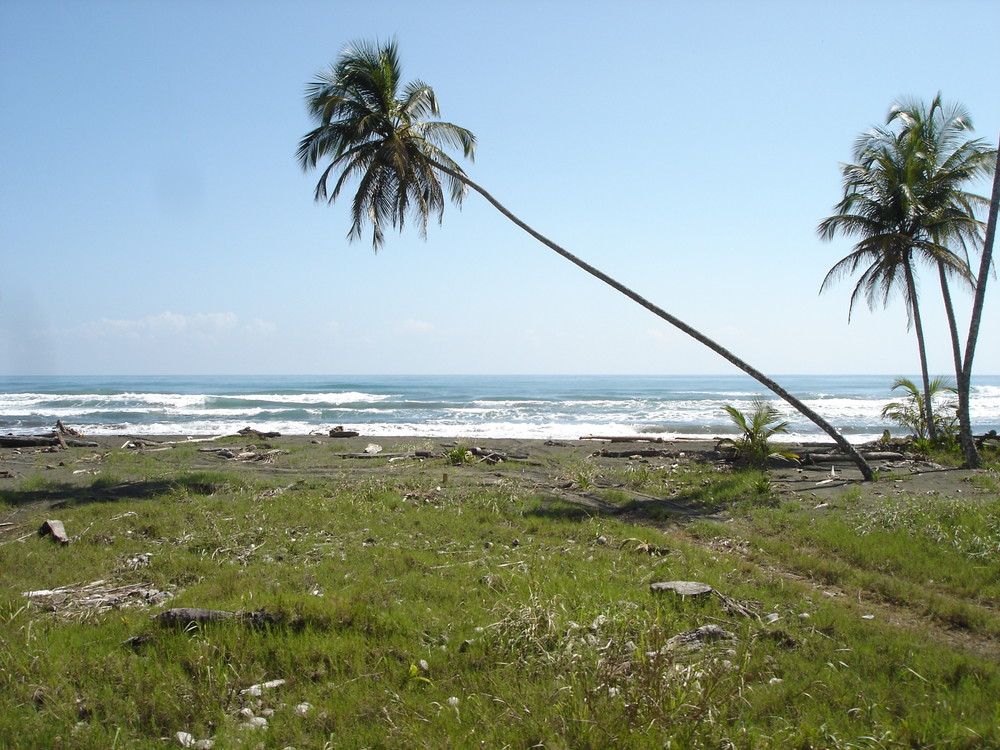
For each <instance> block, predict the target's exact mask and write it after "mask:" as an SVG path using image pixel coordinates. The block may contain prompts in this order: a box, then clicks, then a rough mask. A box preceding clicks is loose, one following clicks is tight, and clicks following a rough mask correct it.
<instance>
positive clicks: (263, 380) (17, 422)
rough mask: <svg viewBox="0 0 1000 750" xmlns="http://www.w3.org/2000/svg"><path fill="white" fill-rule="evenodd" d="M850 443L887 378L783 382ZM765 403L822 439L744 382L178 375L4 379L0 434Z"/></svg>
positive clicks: (549, 432) (983, 397) (576, 428)
mask: <svg viewBox="0 0 1000 750" xmlns="http://www.w3.org/2000/svg"><path fill="white" fill-rule="evenodd" d="M776 379H777V380H778V382H779V383H781V384H782V385H783V386H784V387H785V388H786V389H788V390H789V391H790V392H792V393H793V394H795V395H796V396H797V397H799V398H800V399H802V400H803V401H805V402H806V403H807V404H808V405H809V406H811V407H812V408H814V409H815V410H816V411H817V412H819V413H820V414H821V415H823V416H824V417H825V418H826V419H827V420H828V421H830V422H831V423H832V424H833V425H834V426H835V427H837V428H839V429H841V430H842V431H843V432H844V433H845V434H846V435H847V436H848V437H849V439H850V440H852V441H854V442H861V441H865V440H869V439H872V438H875V437H877V436H879V435H881V434H882V430H883V429H885V428H886V427H890V428H892V427H893V426H892V425H889V424H886V423H884V422H883V421H882V420H881V419H880V418H879V413H880V411H881V409H882V407H883V406H884V405H885V404H886V403H887V402H889V401H891V400H893V397H892V394H890V392H889V387H890V385H891V382H892V378H891V377H889V376H884V375H879V376H870V375H857V376H854V375H791V376H778V377H777V378H776ZM973 386H974V387H973V402H972V417H973V422H974V424H975V429H976V431H977V432H983V431H986V430H990V429H997V430H1000V376H988V377H979V378H976V379H975V380H974V384H973ZM757 395H765V396H769V397H770V398H771V400H772V401H774V402H775V404H776V405H777V406H778V407H779V408H780V409H781V410H782V412H783V414H784V415H785V417H786V418H787V419H788V420H789V421H790V423H791V427H790V435H789V437H790V438H792V439H794V438H805V439H823V438H825V435H823V433H821V432H820V431H819V430H818V429H817V428H816V427H815V426H813V425H812V424H811V423H810V422H808V421H806V420H804V419H803V418H802V417H800V416H799V415H798V414H797V413H796V412H794V410H793V409H792V408H791V407H790V406H788V405H787V404H785V403H784V402H783V401H780V400H778V399H777V398H776V397H773V396H771V394H769V393H768V392H766V391H765V390H764V388H763V387H762V386H760V385H759V384H758V383H756V381H754V380H752V379H751V378H749V377H746V376H742V375H705V376H683V375H662V376H634V375H621V376H616V375H608V376H593V375H586V376H571V375H570V376H562V375H545V376H530V375H523V376H507V375H505V376H489V375H447V376H444V375H442V376H434V375H419V376H400V375H392V376H387V375H379V376H329V377H328V376H316V375H307V376H303V375H282V376H274V375H268V376H249V375H240V376H189V377H184V376H170V377H90V376H87V377H0V434H5V433H14V434H28V433H32V432H39V431H43V430H48V429H51V428H52V426H53V425H54V424H55V422H56V420H57V419H61V420H62V421H63V422H64V423H65V424H67V425H72V426H74V427H77V428H79V429H82V430H83V431H84V432H85V433H88V434H91V435H97V434H137V435H157V434H159V435H168V434H169V435H214V434H223V433H228V432H233V431H235V430H238V429H240V428H243V427H246V426H248V425H249V426H253V427H255V428H257V429H260V430H276V431H278V432H281V433H283V434H289V435H292V434H300V435H301V434H308V433H310V432H314V431H322V432H325V431H327V430H329V429H330V428H331V427H334V426H337V425H342V426H344V427H345V428H348V429H357V430H359V431H360V432H361V433H362V434H364V435H371V436H379V435H385V436H392V435H399V436H403V435H424V436H430V437H470V438H472V437H479V438H490V437H494V438H499V437H514V438H541V439H548V438H552V439H563V440H568V439H576V438H579V437H581V436H583V435H588V434H602V435H617V434H635V433H642V434H647V435H658V436H662V437H665V438H672V437H685V436H688V437H705V436H714V435H727V434H728V435H731V434H733V433H734V431H735V430H734V428H733V426H732V424H731V423H730V422H729V419H728V417H727V416H726V414H725V413H724V412H723V410H722V406H723V405H724V404H732V405H734V406H736V407H737V408H741V409H742V408H746V407H747V406H748V404H749V403H750V401H751V399H752V398H753V397H754V396H757Z"/></svg>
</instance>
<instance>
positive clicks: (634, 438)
mask: <svg viewBox="0 0 1000 750" xmlns="http://www.w3.org/2000/svg"><path fill="white" fill-rule="evenodd" d="M580 440H605V441H607V442H609V443H662V442H664V440H663V438H661V437H643V436H641V435H631V436H630V435H583V436H582V437H581V438H580Z"/></svg>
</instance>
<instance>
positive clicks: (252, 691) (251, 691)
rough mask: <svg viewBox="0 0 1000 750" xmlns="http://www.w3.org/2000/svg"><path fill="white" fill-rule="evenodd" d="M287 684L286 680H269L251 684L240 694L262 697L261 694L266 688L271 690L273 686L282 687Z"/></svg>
mask: <svg viewBox="0 0 1000 750" xmlns="http://www.w3.org/2000/svg"><path fill="white" fill-rule="evenodd" d="M284 684H285V681H284V680H268V681H267V682H262V683H260V684H259V685H251V686H250V687H248V688H246V689H245V690H241V691H240V695H249V696H251V697H253V698H257V697H260V695H261V694H262V693H263V692H264V691H265V690H271V689H272V688H276V687H281V686H282V685H284Z"/></svg>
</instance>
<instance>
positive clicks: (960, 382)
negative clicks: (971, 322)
mask: <svg viewBox="0 0 1000 750" xmlns="http://www.w3.org/2000/svg"><path fill="white" fill-rule="evenodd" d="M938 276H939V277H940V279H941V297H942V299H943V300H944V311H945V313H946V315H947V316H948V330H949V332H950V334H951V351H952V355H953V357H954V359H955V385H956V390H957V391H958V439H959V442H960V443H961V446H962V453H963V455H964V456H965V461H966V463H967V464H971V463H973V462H974V460H973V459H971V458H970V457H971V456H973V455H974V456H975V459H979V451H978V450H976V441H975V440H974V439H973V437H972V421H971V419H970V418H969V403H968V402H969V395H970V394H969V391H970V388H969V385H968V384H967V383H966V382H965V371H964V369H963V367H962V345H961V343H959V340H958V322H957V321H956V319H955V306H954V305H953V304H952V301H951V290H950V289H949V288H948V275H947V272H946V270H945V267H944V263H938Z"/></svg>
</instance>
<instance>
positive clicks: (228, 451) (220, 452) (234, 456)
mask: <svg viewBox="0 0 1000 750" xmlns="http://www.w3.org/2000/svg"><path fill="white" fill-rule="evenodd" d="M198 452H199V453H214V454H215V455H216V456H218V457H219V458H225V459H228V460H230V461H263V462H264V463H267V464H269V463H271V462H272V461H274V459H275V458H277V457H278V456H280V455H281V454H283V453H288V451H286V450H282V449H281V448H274V449H272V450H268V451H258V450H257V446H255V445H248V446H247V447H246V448H199V449H198Z"/></svg>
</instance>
